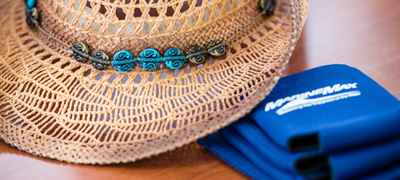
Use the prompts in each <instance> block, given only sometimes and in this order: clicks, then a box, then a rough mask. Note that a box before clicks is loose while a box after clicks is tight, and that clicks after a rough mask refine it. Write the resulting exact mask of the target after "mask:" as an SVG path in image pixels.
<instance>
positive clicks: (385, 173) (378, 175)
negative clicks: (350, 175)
mask: <svg viewBox="0 0 400 180" xmlns="http://www.w3.org/2000/svg"><path fill="white" fill-rule="evenodd" d="M354 179H363V180H381V179H388V180H389V179H390V180H391V179H400V162H397V163H396V164H394V165H391V166H387V167H384V168H381V169H379V170H377V171H373V172H370V173H368V174H365V175H363V176H360V177H356V178H354Z"/></svg>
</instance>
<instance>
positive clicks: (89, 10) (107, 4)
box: [37, 0, 259, 55]
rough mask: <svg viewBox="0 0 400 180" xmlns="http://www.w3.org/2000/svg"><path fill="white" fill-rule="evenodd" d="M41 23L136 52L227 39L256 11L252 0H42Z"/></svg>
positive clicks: (97, 44)
mask: <svg viewBox="0 0 400 180" xmlns="http://www.w3.org/2000/svg"><path fill="white" fill-rule="evenodd" d="M37 4H38V5H37V6H38V7H39V9H40V13H41V24H42V26H43V28H44V29H46V30H47V31H49V32H51V33H52V34H55V35H56V36H57V37H59V38H60V39H61V40H63V41H65V42H68V43H69V44H74V43H77V42H79V41H83V42H86V43H87V44H88V45H89V46H90V47H91V48H93V49H101V50H104V51H106V52H108V53H116V52H117V51H119V50H122V49H125V50H129V51H130V52H132V54H134V55H138V54H140V52H141V51H142V50H144V49H146V48H154V49H157V50H159V51H160V52H165V51H166V50H167V49H169V48H178V49H180V50H182V51H185V50H186V49H187V48H188V47H189V46H191V45H194V44H198V45H201V46H205V45H206V44H207V43H208V42H209V41H211V40H220V41H225V40H227V39H229V38H230V37H232V36H233V35H234V34H235V33H237V32H239V31H240V29H242V28H243V27H244V26H245V25H246V23H247V22H249V21H250V20H251V19H252V17H254V15H255V14H256V13H258V12H259V10H258V8H257V2H256V1H250V0H208V1H207V0H204V1H203V0H167V1H166V0H164V1H160V0H137V1H132V0H105V1H103V0H94V1H87V0H39V1H38V3H37Z"/></svg>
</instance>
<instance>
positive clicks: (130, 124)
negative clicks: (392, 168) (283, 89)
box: [0, 0, 308, 164]
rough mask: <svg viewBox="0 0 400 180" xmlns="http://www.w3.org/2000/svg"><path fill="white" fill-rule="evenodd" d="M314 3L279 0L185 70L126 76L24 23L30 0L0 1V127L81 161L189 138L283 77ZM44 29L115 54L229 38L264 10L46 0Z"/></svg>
mask: <svg viewBox="0 0 400 180" xmlns="http://www.w3.org/2000/svg"><path fill="white" fill-rule="evenodd" d="M307 6H308V0H277V4H276V8H275V9H276V11H275V14H274V15H273V16H272V17H261V18H259V19H257V20H256V21H255V22H254V23H252V24H251V25H250V26H249V27H248V28H247V29H245V30H244V31H243V32H241V33H240V34H239V35H238V36H236V38H235V39H233V41H232V42H230V43H229V44H227V45H228V49H229V51H228V53H227V55H226V56H225V57H223V58H220V59H212V58H211V59H209V60H207V61H206V62H205V63H204V64H202V65H191V64H188V63H186V64H184V67H182V68H181V69H180V70H171V69H169V68H166V67H162V66H160V67H158V68H157V69H155V70H152V71H147V70H143V69H142V68H141V67H140V66H139V65H135V66H134V68H133V69H132V70H131V71H129V72H118V71H116V70H115V69H112V67H110V68H109V69H107V70H104V71H98V70H96V69H94V68H93V67H92V66H91V65H90V63H86V64H85V63H79V62H76V61H75V60H74V59H73V57H72V54H71V53H70V47H65V46H64V45H63V44H62V43H58V42H57V41H54V40H53V39H51V38H48V37H47V36H46V35H45V34H43V33H41V31H38V30H37V29H30V28H29V27H28V26H27V25H26V23H25V5H24V2H23V1H22V0H18V1H11V0H2V1H1V2H0V134H1V138H2V139H4V140H5V142H7V143H9V144H11V145H12V146H15V147H17V148H18V149H20V150H23V151H26V152H28V153H31V154H35V155H38V156H43V157H48V158H53V159H57V160H61V161H67V162H73V163H84V164H109V163H119V162H131V161H135V160H138V159H141V158H144V157H149V156H151V155H154V154H158V153H161V152H165V151H168V150H172V149H174V148H176V147H180V146H182V145H184V144H187V143H190V142H193V141H194V140H196V139H198V138H200V137H203V136H205V135H207V134H209V133H212V132H215V131H216V130H218V129H219V128H221V127H223V126H226V125H228V124H229V123H231V122H233V121H235V120H237V119H239V118H240V117H242V116H244V115H245V114H246V113H248V112H249V111H250V110H251V109H252V108H253V107H254V106H255V105H257V103H259V102H260V101H261V100H262V99H263V98H264V97H265V96H266V95H267V94H268V93H269V92H270V91H271V89H272V88H273V86H274V85H275V84H276V83H277V80H278V79H279V77H280V76H281V73H282V70H283V69H284V67H285V66H286V64H287V63H288V60H289V58H290V56H291V54H292V51H293V50H294V46H295V44H296V41H297V39H298V37H299V34H300V32H301V30H302V27H303V25H304V22H305V19H306V15H307ZM37 7H38V9H39V11H40V16H41V26H42V27H43V29H45V30H46V31H48V32H49V33H51V34H52V35H54V36H55V37H57V38H59V39H61V40H62V41H64V42H66V43H68V44H74V43H76V42H78V41H83V42H87V44H88V45H89V46H90V47H91V50H92V51H93V50H97V49H99V50H104V51H105V52H107V53H108V54H109V55H110V56H112V55H113V53H115V52H117V51H119V50H123V49H124V50H128V51H130V52H131V53H132V54H133V55H134V56H136V57H137V56H138V55H139V53H140V52H141V51H143V50H144V49H145V48H154V49H157V50H158V51H159V52H160V54H163V53H164V52H165V51H166V50H167V49H169V48H172V47H175V48H178V49H180V50H181V51H182V52H185V51H186V49H187V48H188V47H189V46H190V45H193V44H198V45H200V46H203V47H204V46H205V45H206V43H207V42H209V41H210V40H220V41H222V42H227V41H228V39H229V38H230V37H233V36H234V34H235V33H238V32H239V31H240V30H241V29H242V28H243V27H244V26H245V25H246V23H247V22H249V21H251V20H252V18H253V17H255V16H256V15H257V14H258V13H259V9H258V2H257V1H254V0H209V1H192V0H170V1H157V0H155V1H153V0H147V1H146V0H138V1H129V0H121V1H118V0H105V1H102V0H89V1H88V0H38V1H37Z"/></svg>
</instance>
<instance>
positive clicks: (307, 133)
mask: <svg viewBox="0 0 400 180" xmlns="http://www.w3.org/2000/svg"><path fill="white" fill-rule="evenodd" d="M399 110H400V102H399V101H398V100H397V99H396V98H395V97H393V96H392V95H391V94H390V93H389V92H387V91H386V90H385V89H384V88H382V87H381V86H380V85H379V84H377V83H376V82H375V81H373V80H372V79H371V78H369V77H368V76H366V75H365V74H363V73H362V72H361V71H359V70H358V69H356V68H353V67H349V66H347V65H327V66H322V67H318V68H315V69H311V70H307V71H304V72H301V73H298V74H294V75H291V76H288V77H285V78H282V79H281V80H279V82H278V84H277V85H276V86H275V88H274V89H273V90H272V91H271V94H270V95H268V96H267V97H266V98H265V99H264V100H263V101H262V102H261V103H260V104H259V105H258V106H257V107H256V108H255V109H254V110H253V112H252V114H251V116H252V118H253V119H254V121H255V122H256V123H257V124H258V125H259V126H260V127H261V128H263V130H264V132H266V133H267V134H268V136H269V137H271V139H272V140H273V141H274V142H276V143H277V144H278V145H280V146H282V147H284V148H287V149H288V150H290V151H294V152H295V151H304V150H313V149H318V150H319V151H320V152H321V153H332V152H337V151H339V150H343V149H347V148H351V147H356V146H360V145H364V144H368V143H374V142H377V141H381V140H384V139H388V138H392V137H397V136H400V123H398V120H399V119H400V112H399ZM383 130H384V131H383ZM338 132H340V133H338Z"/></svg>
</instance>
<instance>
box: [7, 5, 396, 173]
mask: <svg viewBox="0 0 400 180" xmlns="http://www.w3.org/2000/svg"><path fill="white" fill-rule="evenodd" d="M334 63H340V64H348V65H350V66H353V67H357V68H358V69H360V70H361V71H363V72H364V73H365V74H367V75H368V76H370V77H371V78H372V79H374V80H375V81H377V82H378V83H379V84H381V85H382V86H383V87H385V88H386V89H387V90H388V91H389V92H391V93H392V94H393V95H394V96H396V97H397V98H399V99H400V85H399V84H400V1H399V0H379V1H378V0H351V1H349V0H335V1H332V0H311V1H310V6H309V14H308V19H307V22H306V26H305V28H304V31H303V34H302V36H301V38H300V40H299V42H298V44H297V47H296V50H295V53H294V54H293V57H292V59H291V62H290V63H289V65H288V67H287V69H286V71H285V75H290V74H293V73H297V72H301V71H304V70H307V69H310V68H313V67H317V66H321V65H326V64H334ZM0 179H3V180H4V179H57V180H61V179H118V180H121V179H229V180H233V179H246V177H245V176H244V175H242V174H241V173H239V172H238V171H236V170H235V169H233V168H232V167H230V166H229V165H227V164H226V163H224V162H223V161H221V160H220V159H218V158H217V157H216V156H214V155H213V154H212V153H210V152H209V151H207V150H206V149H204V148H202V147H200V146H198V145H196V144H195V143H193V144H190V145H187V146H184V147H183V148H180V149H178V150H175V151H172V152H168V153H164V154H162V155H158V156H155V157H152V158H151V159H144V160H140V161H138V162H134V163H129V164H118V165H107V166H89V165H76V164H68V163H63V162H58V161H55V160H50V159H45V158H40V157H36V156H33V155H30V154H28V153H25V152H21V151H19V150H17V149H16V148H13V147H11V146H9V145H7V144H5V143H4V141H1V140H0Z"/></svg>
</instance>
